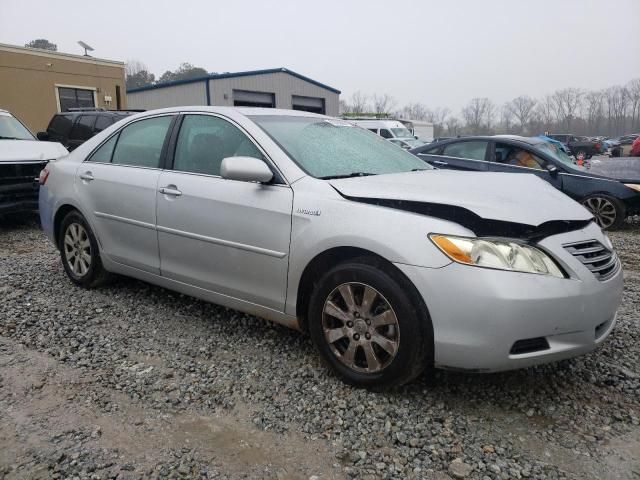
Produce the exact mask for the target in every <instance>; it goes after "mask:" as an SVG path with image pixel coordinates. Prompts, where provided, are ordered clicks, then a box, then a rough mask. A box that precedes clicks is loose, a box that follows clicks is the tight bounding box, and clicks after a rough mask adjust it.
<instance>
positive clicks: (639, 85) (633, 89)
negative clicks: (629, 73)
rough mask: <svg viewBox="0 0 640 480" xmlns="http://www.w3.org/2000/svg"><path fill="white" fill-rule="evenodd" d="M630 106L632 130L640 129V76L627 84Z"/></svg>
mask: <svg viewBox="0 0 640 480" xmlns="http://www.w3.org/2000/svg"><path fill="white" fill-rule="evenodd" d="M627 93H628V95H629V106H630V107H631V125H630V127H631V130H632V131H634V132H636V131H638V130H640V78H636V79H634V80H631V81H630V82H629V83H628V84H627Z"/></svg>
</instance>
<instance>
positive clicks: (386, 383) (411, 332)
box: [307, 257, 434, 389]
mask: <svg viewBox="0 0 640 480" xmlns="http://www.w3.org/2000/svg"><path fill="white" fill-rule="evenodd" d="M350 282H352V284H353V285H362V286H363V287H362V288H365V287H364V286H365V285H366V286H369V287H371V288H373V289H374V290H376V291H377V294H378V295H377V296H376V297H375V298H376V299H377V300H376V301H377V302H379V303H378V304H377V306H378V307H380V302H381V303H382V304H383V305H387V306H390V307H391V310H392V312H393V314H394V318H397V332H398V336H397V348H396V350H395V356H393V357H392V358H390V359H387V361H388V362H389V363H388V364H387V365H386V366H384V368H382V369H380V370H379V371H377V372H363V371H357V370H355V369H353V368H350V367H348V366H347V365H346V364H345V363H343V361H341V360H340V359H339V357H338V354H336V353H334V349H335V348H336V343H337V342H342V341H344V342H348V344H349V345H351V341H352V339H353V338H355V335H354V336H353V338H351V337H348V336H345V337H344V338H343V339H341V340H338V341H337V342H335V343H333V344H330V343H329V341H328V340H327V339H326V338H325V329H324V326H323V321H325V320H327V316H326V315H325V314H324V309H325V302H327V301H328V299H329V297H330V295H332V293H333V292H335V291H336V289H337V288H338V286H341V285H342V286H343V285H344V284H346V283H350ZM350 284H351V283H350ZM357 288H358V287H357V286H355V287H354V292H355V289H357ZM357 295H358V293H357V292H355V295H354V297H355V298H356V300H355V304H356V305H359V306H360V307H362V305H363V298H362V296H360V297H359V299H358V297H357ZM362 295H363V294H362ZM358 300H359V302H360V303H359V304H358ZM385 302H386V304H385ZM328 318H329V319H330V320H331V321H333V320H336V318H334V317H332V316H329V317H328ZM307 319H308V327H309V333H310V335H311V339H312V340H313V343H314V344H315V346H316V348H317V349H318V351H319V352H320V355H321V356H322V358H323V360H324V361H325V362H326V363H328V364H329V366H330V367H331V368H332V369H333V370H334V371H335V372H336V373H337V374H338V375H339V376H340V377H341V378H342V379H343V380H344V381H345V382H347V383H349V384H351V385H355V386H359V387H367V388H372V389H385V388H390V387H394V386H398V385H402V384H404V383H407V382H409V381H411V380H413V379H414V378H416V377H417V376H418V375H420V373H422V372H423V371H424V369H425V368H426V367H428V366H431V365H432V364H433V349H434V347H433V327H432V324H431V319H430V317H429V313H428V311H427V308H426V306H425V305H424V302H423V301H422V299H421V298H420V296H419V294H418V292H417V290H416V289H415V287H414V286H413V284H411V282H409V280H408V279H406V277H404V275H402V273H401V272H399V271H397V270H396V269H395V267H394V266H393V265H391V264H387V263H386V262H384V261H382V260H380V259H377V258H375V257H361V258H357V259H354V260H350V261H348V262H345V263H341V264H339V265H337V266H336V267H334V268H332V269H331V270H329V271H328V272H327V273H325V274H324V275H323V276H322V277H321V278H320V279H319V281H318V282H317V283H316V285H315V288H314V291H313V293H312V295H311V299H310V302H309V311H308V316H307ZM363 319H364V316H363V317H361V318H359V319H358V320H357V321H359V322H362V321H363ZM340 322H342V321H341V320H340ZM367 323H369V322H367ZM352 324H353V323H352ZM343 325H344V327H346V325H347V323H343ZM355 327H357V325H356V326H355ZM365 328H371V329H373V328H374V327H365ZM377 328H381V329H387V328H396V327H386V326H384V327H377ZM350 331H351V332H354V331H355V328H354V329H352V330H350ZM371 331H372V332H373V331H374V330H371ZM378 331H379V330H376V331H375V332H374V335H375V334H377V333H378ZM360 333H362V332H360ZM383 333H384V332H383ZM385 334H386V333H385ZM367 338H371V336H370V334H369V337H367ZM378 338H379V337H378ZM363 341H364V337H363ZM372 342H374V340H371V341H370V342H369V343H370V345H373V343H372ZM356 349H357V352H359V358H361V359H362V360H364V361H366V363H367V368H368V363H369V359H368V358H365V351H364V348H363V347H356ZM375 349H376V350H377V352H378V353H379V354H382V355H383V356H384V355H385V352H383V351H381V350H380V349H379V346H376V347H375ZM357 355H358V354H357ZM356 368H358V367H357V366H356Z"/></svg>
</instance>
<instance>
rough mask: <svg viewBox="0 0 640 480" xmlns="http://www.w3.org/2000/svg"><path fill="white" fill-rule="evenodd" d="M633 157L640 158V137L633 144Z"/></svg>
mask: <svg viewBox="0 0 640 480" xmlns="http://www.w3.org/2000/svg"><path fill="white" fill-rule="evenodd" d="M630 155H631V156H632V157H640V137H638V138H636V139H635V140H634V141H633V143H632V144H631V154H630Z"/></svg>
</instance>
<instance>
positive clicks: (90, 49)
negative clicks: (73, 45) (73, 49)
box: [78, 40, 93, 57]
mask: <svg viewBox="0 0 640 480" xmlns="http://www.w3.org/2000/svg"><path fill="white" fill-rule="evenodd" d="M78 45H80V46H81V47H82V48H84V56H85V57H90V56H91V55H89V54H88V53H87V51H89V52H93V47H92V46H90V45H87V44H86V43H84V42H83V41H82V40H78Z"/></svg>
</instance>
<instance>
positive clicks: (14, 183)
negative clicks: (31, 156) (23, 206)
mask: <svg viewBox="0 0 640 480" xmlns="http://www.w3.org/2000/svg"><path fill="white" fill-rule="evenodd" d="M46 164H47V162H34V163H22V164H4V165H3V164H0V207H1V206H2V205H9V204H18V203H21V202H33V201H37V199H38V188H39V185H38V176H39V175H40V171H41V170H42V169H43V168H44V167H45V165H46Z"/></svg>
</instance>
